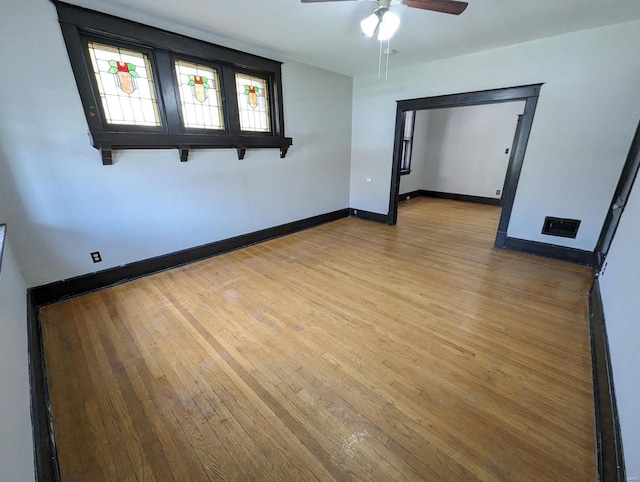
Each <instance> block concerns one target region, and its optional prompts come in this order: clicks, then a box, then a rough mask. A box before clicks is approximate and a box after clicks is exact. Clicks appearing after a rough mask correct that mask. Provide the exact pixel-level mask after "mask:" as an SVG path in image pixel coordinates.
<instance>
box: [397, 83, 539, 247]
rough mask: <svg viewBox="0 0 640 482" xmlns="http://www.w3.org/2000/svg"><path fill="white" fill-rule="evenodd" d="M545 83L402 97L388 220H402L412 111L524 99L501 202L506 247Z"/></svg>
mask: <svg viewBox="0 0 640 482" xmlns="http://www.w3.org/2000/svg"><path fill="white" fill-rule="evenodd" d="M541 86H542V84H535V85H528V86H520V87H508V88H504V89H494V90H486V91H479V92H469V93H462V94H452V95H444V96H438V97H425V98H421V99H410V100H402V101H398V105H397V108H396V128H395V129H396V130H395V141H394V150H393V152H394V154H393V169H392V175H391V186H390V193H389V215H388V220H387V223H388V224H391V225H395V224H397V222H398V196H399V193H400V176H401V171H402V168H403V158H404V156H403V154H404V152H405V145H406V139H405V137H406V136H405V132H406V129H405V122H406V119H407V118H408V116H407V113H408V112H412V111H423V110H432V109H444V108H449V107H465V106H478V105H484V104H497V103H505V102H514V101H524V103H525V104H524V112H523V113H522V115H521V117H520V120H519V122H518V126H517V129H516V134H515V138H514V140H513V145H512V148H511V151H510V157H509V163H508V167H507V173H506V177H505V181H504V186H503V192H502V193H501V195H502V197H501V201H500V202H501V204H502V206H503V208H502V214H501V216H500V221H499V223H498V231H497V234H496V239H495V246H496V247H498V248H504V247H505V242H506V239H507V228H508V226H509V219H510V218H511V212H512V209H513V202H514V199H515V193H516V189H517V186H518V181H519V178H520V172H521V170H522V163H523V161H524V154H525V151H526V146H527V142H528V140H529V134H530V131H531V126H532V124H533V117H534V114H535V109H536V105H537V101H538V96H539V93H540V88H541ZM405 162H406V161H405Z"/></svg>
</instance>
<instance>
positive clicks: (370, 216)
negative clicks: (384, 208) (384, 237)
mask: <svg viewBox="0 0 640 482" xmlns="http://www.w3.org/2000/svg"><path fill="white" fill-rule="evenodd" d="M349 216H350V217H352V218H358V219H364V220H366V221H375V222H376V223H381V224H391V223H389V215H388V214H380V213H373V212H371V211H364V210H363V209H354V208H349Z"/></svg>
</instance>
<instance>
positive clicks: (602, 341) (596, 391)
mask: <svg viewBox="0 0 640 482" xmlns="http://www.w3.org/2000/svg"><path fill="white" fill-rule="evenodd" d="M589 327H590V331H591V364H592V370H593V396H594V404H595V424H596V454H597V463H598V479H597V480H598V481H599V482H625V481H626V480H627V478H626V474H625V465H624V454H623V450H622V436H621V432H620V420H619V418H618V407H617V403H616V394H615V389H614V385H613V371H612V367H611V357H610V353H609V339H608V338H607V328H606V324H605V317H604V308H603V305H602V296H601V294H600V282H599V281H598V278H596V279H595V281H594V282H593V286H592V287H591V291H589Z"/></svg>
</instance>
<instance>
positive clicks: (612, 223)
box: [596, 122, 640, 270]
mask: <svg viewBox="0 0 640 482" xmlns="http://www.w3.org/2000/svg"><path fill="white" fill-rule="evenodd" d="M639 169H640V122H638V126H637V127H636V132H635V134H634V136H633V140H632V141H631V147H630V148H629V153H628V154H627V159H626V160H625V163H624V166H623V167H622V172H621V174H620V178H619V179H618V185H617V186H616V190H615V192H614V194H613V198H612V199H611V203H610V205H609V210H608V211H607V217H606V218H605V221H604V223H603V225H602V230H601V231H600V236H599V237H598V242H597V243H596V256H597V262H598V265H597V267H598V270H600V269H601V268H602V267H603V265H604V261H605V258H606V257H607V253H608V252H609V248H610V247H611V243H612V242H613V238H614V237H615V235H616V232H617V230H618V225H619V224H620V218H621V217H622V213H623V212H624V206H625V204H626V203H627V199H628V197H629V195H630V194H631V190H632V189H633V186H634V184H635V182H636V179H637V177H638V170H639ZM616 204H618V205H620V206H621V209H620V212H618V213H616V210H615V209H614V208H613V206H614V205H616Z"/></svg>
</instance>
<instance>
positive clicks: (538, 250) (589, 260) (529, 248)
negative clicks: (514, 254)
mask: <svg viewBox="0 0 640 482" xmlns="http://www.w3.org/2000/svg"><path fill="white" fill-rule="evenodd" d="M497 243H498V241H496V246H497V247H502V249H508V250H510V251H519V252H521V253H528V254H534V255H536V256H542V257H545V258H553V259H559V260H562V261H569V262H570V263H576V264H581V265H583V266H593V263H594V260H595V257H594V254H593V251H584V250H582V249H575V248H567V247H565V246H557V245H555V244H547V243H540V242H538V241H529V240H526V239H518V238H510V237H508V236H507V237H506V238H505V239H504V245H503V246H499V245H497Z"/></svg>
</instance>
